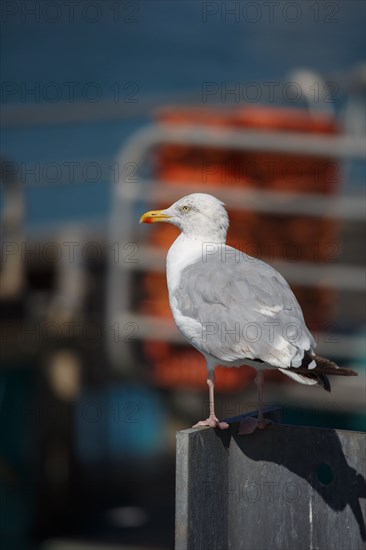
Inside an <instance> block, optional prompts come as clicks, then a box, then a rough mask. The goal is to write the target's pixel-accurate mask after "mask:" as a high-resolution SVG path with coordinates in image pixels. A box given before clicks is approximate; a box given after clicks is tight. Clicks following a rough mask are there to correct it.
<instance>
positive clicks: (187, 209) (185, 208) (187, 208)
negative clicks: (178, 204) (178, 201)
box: [181, 204, 191, 212]
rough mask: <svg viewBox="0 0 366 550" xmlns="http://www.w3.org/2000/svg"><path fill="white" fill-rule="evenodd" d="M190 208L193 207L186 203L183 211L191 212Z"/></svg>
mask: <svg viewBox="0 0 366 550" xmlns="http://www.w3.org/2000/svg"><path fill="white" fill-rule="evenodd" d="M190 209H191V207H190V206H188V205H187V204H185V205H184V206H182V208H181V210H182V212H189V211H190Z"/></svg>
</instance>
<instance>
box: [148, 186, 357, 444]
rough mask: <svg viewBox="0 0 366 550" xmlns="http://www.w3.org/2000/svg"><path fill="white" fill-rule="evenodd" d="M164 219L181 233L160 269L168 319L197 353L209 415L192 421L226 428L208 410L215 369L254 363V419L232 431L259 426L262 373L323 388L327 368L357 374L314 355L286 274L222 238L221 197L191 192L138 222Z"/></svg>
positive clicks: (326, 385)
mask: <svg viewBox="0 0 366 550" xmlns="http://www.w3.org/2000/svg"><path fill="white" fill-rule="evenodd" d="M156 222H164V223H170V224H173V225H175V226H176V227H178V228H179V229H180V231H181V233H180V235H179V236H178V238H177V239H176V240H175V241H174V243H173V244H172V246H171V247H170V249H169V251H168V254H167V262H166V274H167V285H168V291H169V302H170V308H171V311H172V314H173V317H174V321H175V323H176V325H177V327H178V329H179V331H180V332H181V333H182V335H183V336H184V337H185V338H186V339H187V340H188V342H189V343H190V344H191V345H192V346H193V347H194V348H196V349H197V350H198V351H199V352H200V353H202V355H203V356H204V357H205V360H206V366H207V373H208V374H207V384H208V389H209V408H210V409H209V410H210V415H209V417H208V418H207V419H206V420H202V421H200V422H198V423H197V424H195V425H194V426H193V427H200V426H209V427H214V428H219V429H223V430H224V429H227V428H228V427H229V424H228V423H227V422H220V421H219V420H218V418H217V417H216V414H215V402H214V385H215V376H214V372H215V367H216V366H218V365H221V366H224V367H238V366H241V365H247V366H249V367H254V368H255V369H256V377H255V384H256V386H257V389H258V402H259V407H258V417H257V418H253V417H249V416H248V417H246V418H245V419H244V420H243V422H241V423H240V428H239V433H240V434H247V433H252V432H253V431H254V430H255V429H256V428H259V429H263V428H264V427H265V426H266V424H267V423H268V420H267V419H265V418H264V416H263V381H264V378H263V376H264V375H263V373H264V370H266V369H278V370H279V371H281V372H282V373H283V374H285V375H287V376H288V377H290V378H292V379H293V380H296V381H297V382H300V383H301V384H307V385H314V384H319V385H320V386H322V387H323V388H324V389H325V390H327V391H330V383H329V380H328V377H327V375H328V374H337V375H344V376H349V375H351V376H352V375H357V373H356V372H355V371H352V370H351V369H347V368H340V367H338V366H337V365H336V364H335V363H333V362H332V361H330V360H328V359H325V358H323V357H320V356H318V355H316V354H315V352H314V349H315V347H316V342H315V340H314V338H313V336H312V335H311V333H310V331H309V330H308V328H307V326H306V324H305V321H304V316H303V313H302V310H301V307H300V305H299V303H298V301H297V300H296V298H295V296H294V294H293V292H292V290H291V289H290V287H289V285H288V284H287V282H286V280H285V279H284V278H283V277H282V275H281V274H280V273H278V271H276V270H275V269H274V268H273V267H271V266H270V265H268V264H267V263H265V262H263V261H261V260H259V259H257V258H253V257H251V256H249V255H247V254H245V253H244V252H242V251H240V250H237V249H235V248H233V247H231V246H228V245H227V244H226V234H227V230H228V227H229V217H228V214H227V211H226V209H225V205H224V203H223V202H221V201H220V200H218V199H217V198H215V197H213V196H212V195H208V194H205V193H193V194H191V195H187V196H186V197H183V198H181V199H179V200H178V201H177V202H175V203H174V204H172V205H171V206H170V207H169V208H167V209H165V210H153V211H149V212H146V213H145V214H143V215H142V216H141V218H140V223H148V224H150V223H156Z"/></svg>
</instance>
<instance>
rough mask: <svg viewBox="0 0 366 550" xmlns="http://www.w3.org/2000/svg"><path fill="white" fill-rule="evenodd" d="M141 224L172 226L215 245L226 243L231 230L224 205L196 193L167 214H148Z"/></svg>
mask: <svg viewBox="0 0 366 550" xmlns="http://www.w3.org/2000/svg"><path fill="white" fill-rule="evenodd" d="M141 222H145V223H154V222H167V223H171V224H173V225H176V226H177V227H178V228H179V229H180V230H181V232H182V233H183V234H184V235H185V236H186V237H188V238H191V239H194V240H198V241H202V242H206V241H207V242H211V243H212V242H214V243H224V242H225V241H226V233H227V230H228V227H229V218H228V215H227V212H226V209H225V206H224V203H223V202H221V201H220V200H218V199H216V198H215V197H213V196H212V195H208V194H206V193H192V194H191V195H187V196H186V197H183V198H181V199H179V200H178V201H177V202H175V203H174V204H172V205H171V206H170V207H169V208H167V209H165V210H152V211H150V212H146V214H144V215H143V216H142V217H141V219H140V223H141Z"/></svg>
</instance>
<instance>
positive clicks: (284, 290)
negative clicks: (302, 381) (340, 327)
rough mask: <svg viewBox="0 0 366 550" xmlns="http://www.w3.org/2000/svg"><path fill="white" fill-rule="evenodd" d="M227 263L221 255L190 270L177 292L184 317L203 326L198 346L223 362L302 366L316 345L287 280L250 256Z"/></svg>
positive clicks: (178, 302)
mask: <svg viewBox="0 0 366 550" xmlns="http://www.w3.org/2000/svg"><path fill="white" fill-rule="evenodd" d="M224 260H225V261H223V259H222V258H221V257H220V255H218V254H217V255H213V256H209V257H208V258H207V261H206V262H203V261H200V262H197V263H194V264H191V265H189V266H187V267H186V268H185V269H184V270H183V271H182V274H181V279H180V283H179V285H178V287H177V288H176V289H175V291H174V298H175V299H176V303H177V305H178V307H179V312H180V315H182V316H183V317H185V318H190V319H192V320H194V321H195V326H196V327H198V329H196V335H195V336H196V342H197V339H198V340H199V345H198V346H197V347H199V348H200V350H202V351H204V352H205V353H208V354H210V355H213V356H214V357H216V358H217V359H219V360H221V361H224V362H231V361H238V360H240V359H244V358H247V359H260V360H261V361H264V362H266V363H269V364H271V365H273V366H276V367H281V368H286V367H289V366H294V367H298V366H300V365H301V362H302V359H303V356H304V352H305V351H308V350H312V349H313V348H314V347H315V345H316V344H315V341H314V339H313V337H312V335H311V334H310V332H309V330H308V329H307V327H306V324H305V321H304V317H303V314H302V311H301V308H300V306H299V304H298V302H297V300H296V298H295V296H294V294H293V293H292V291H291V289H290V287H289V285H288V284H287V282H286V281H285V279H284V278H283V277H282V275H280V273H278V272H277V271H276V270H275V269H274V268H272V267H271V266H269V265H268V264H266V263H264V262H262V261H260V260H257V259H254V258H251V257H250V256H247V255H246V254H242V253H240V256H239V255H235V256H232V255H229V256H224ZM238 260H239V261H238ZM190 337H192V335H191V334H190Z"/></svg>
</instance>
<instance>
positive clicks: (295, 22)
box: [1, 0, 366, 228]
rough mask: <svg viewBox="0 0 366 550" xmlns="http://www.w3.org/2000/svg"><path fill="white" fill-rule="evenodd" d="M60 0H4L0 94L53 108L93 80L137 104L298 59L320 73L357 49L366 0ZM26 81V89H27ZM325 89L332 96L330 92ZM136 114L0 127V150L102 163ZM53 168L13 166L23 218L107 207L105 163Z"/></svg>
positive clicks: (341, 65) (287, 68)
mask: <svg viewBox="0 0 366 550" xmlns="http://www.w3.org/2000/svg"><path fill="white" fill-rule="evenodd" d="M55 4H57V6H58V9H56V8H55V7H54V6H55ZM65 4H66V5H67V4H68V3H65V2H62V1H58V2H52V3H51V2H39V1H38V2H33V1H31V0H27V1H26V2H4V3H3V6H2V12H1V17H2V23H3V25H2V27H3V32H2V69H1V76H2V83H3V87H2V102H3V103H4V104H7V105H9V104H19V103H20V104H22V105H24V104H26V105H28V106H29V105H31V104H32V103H33V102H36V103H51V102H52V103H53V105H54V107H55V109H57V107H60V106H62V104H63V103H64V102H66V103H67V102H71V103H72V102H74V101H76V100H78V99H84V100H85V99H87V100H89V96H88V95H87V94H91V93H92V92H93V91H97V92H98V93H99V94H100V97H99V98H97V102H99V101H102V100H106V99H113V98H114V99H116V94H117V92H119V96H118V98H117V99H116V100H118V101H126V98H127V99H128V98H130V99H131V98H132V99H135V100H137V103H138V105H139V106H141V107H143V105H144V101H145V100H146V99H147V98H149V97H151V96H152V95H154V97H159V95H160V94H161V96H164V97H167V96H168V97H169V96H170V95H171V96H172V97H173V98H174V95H175V94H178V93H179V94H182V93H187V94H188V93H196V95H197V97H201V96H200V94H201V90H202V87H203V86H204V83H205V82H210V83H214V86H216V88H217V90H219V92H221V90H222V88H223V86H224V87H225V86H230V85H231V84H232V83H235V82H238V83H239V85H240V87H241V88H245V86H246V85H247V84H248V83H253V82H254V83H257V84H258V85H259V86H261V87H262V88H263V83H264V82H267V83H268V82H272V83H273V82H281V81H286V78H288V74H289V73H290V72H291V71H293V70H295V69H298V68H300V67H305V68H308V69H311V70H314V71H317V72H319V73H320V74H325V75H329V74H333V73H337V72H339V71H346V70H348V69H350V68H351V67H353V66H354V65H356V64H358V63H360V62H362V61H364V60H365V58H366V54H365V42H366V40H365V38H366V35H365V15H366V13H365V11H366V10H365V3H364V2H362V1H359V0H344V1H343V0H341V1H339V0H338V1H337V2H322V1H319V2H317V1H314V2H313V1H308V0H302V1H300V0H298V1H297V2H286V1H285V0H282V1H281V2H280V3H279V5H277V4H278V3H276V2H275V3H274V4H273V6H272V7H271V6H268V2H264V1H263V2H262V1H257V2H255V3H254V2H221V3H219V2H199V1H160V0H150V1H141V2H140V1H139V2H135V1H132V2H119V3H117V2H115V1H113V2H112V1H108V0H106V1H103V2H102V1H95V2H88V1H87V0H85V1H84V0H83V1H76V2H75V3H74V4H75V7H74V8H73V9H74V13H73V15H72V16H71V15H70V14H69V12H68V9H69V8H67V7H66V5H65ZM4 5H5V7H4ZM52 5H53V7H52ZM42 6H43V7H42ZM93 6H94V7H93ZM116 6H118V10H119V11H118V12H117V11H116V9H117V8H116ZM32 8H34V9H35V13H34V14H32V13H31V10H32ZM37 10H38V11H37ZM231 10H234V13H231ZM13 12H16V13H14V14H13ZM94 20H95V22H93V21H94ZM70 86H71V87H72V90H73V91H72V95H71V96H70ZM124 86H125V88H124ZM31 88H33V89H35V90H36V91H35V93H34V94H33V95H32V94H28V95H26V94H25V92H26V91H27V90H29V89H31ZM55 91H56V92H57V94H58V96H57V94H56V96H55V97H53V96H52V92H55ZM219 92H217V93H215V94H213V95H212V96H209V97H208V98H207V104H208V105H210V104H211V103H213V102H214V101H215V102H217V101H219V102H220V101H222V98H221V95H220V93H219ZM261 99H262V101H263V98H261ZM336 99H337V100H338V102H337V103H335V107H336V108H337V107H339V106H340V105H341V104H342V97H341V93H340V94H339V97H336ZM225 101H226V99H225V98H224V102H225ZM240 103H241V104H243V103H244V99H243V98H241V99H240ZM131 105H132V106H133V105H135V104H131ZM147 122H148V117H147V116H146V115H144V116H140V117H138V118H137V117H136V118H129V119H125V120H123V119H121V120H115V121H111V122H90V123H86V124H85V123H84V124H76V123H74V124H64V125H57V126H56V125H55V126H36V125H34V126H32V127H18V128H12V129H11V128H5V129H4V132H3V137H2V151H3V153H4V154H5V155H6V156H7V157H9V158H11V159H13V160H15V161H16V162H17V163H30V164H32V163H35V162H40V163H49V162H56V163H60V164H62V163H63V162H64V161H78V160H80V159H83V162H84V161H85V159H87V160H89V161H92V160H93V159H94V160H98V159H100V158H103V163H104V164H106V165H111V164H112V163H113V161H114V159H115V156H116V154H117V152H118V150H119V149H120V148H121V146H122V145H123V143H124V142H125V140H126V139H127V138H128V137H129V136H130V135H131V134H132V133H133V132H134V131H135V130H136V129H137V128H138V127H141V126H142V125H144V124H146V123H147ZM64 179H65V178H64V177H63V178H62V181H60V182H56V183H49V184H48V185H45V184H39V183H38V184H37V183H34V182H32V177H30V178H24V187H25V193H26V212H27V225H28V227H30V228H32V227H35V226H37V225H39V224H48V223H52V224H61V225H62V224H63V223H65V222H67V221H80V220H90V221H95V220H99V221H103V220H104V221H105V220H106V219H107V218H108V214H109V211H110V206H111V205H110V197H111V183H110V179H111V177H110V173H108V171H107V170H106V171H104V172H103V176H102V177H101V178H99V179H98V181H97V182H94V183H91V182H89V181H85V180H82V181H79V182H77V181H73V182H72V183H67V182H65V181H64Z"/></svg>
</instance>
